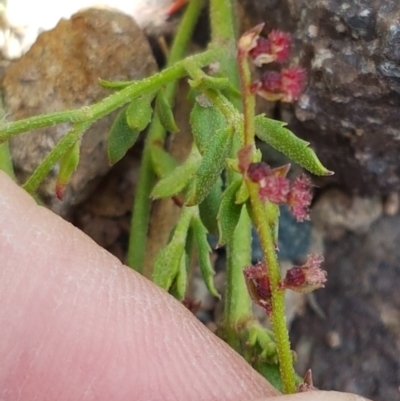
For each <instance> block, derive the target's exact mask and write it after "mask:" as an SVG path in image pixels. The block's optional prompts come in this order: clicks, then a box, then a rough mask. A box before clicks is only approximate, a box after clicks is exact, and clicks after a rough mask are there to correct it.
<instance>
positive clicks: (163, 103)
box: [156, 89, 179, 134]
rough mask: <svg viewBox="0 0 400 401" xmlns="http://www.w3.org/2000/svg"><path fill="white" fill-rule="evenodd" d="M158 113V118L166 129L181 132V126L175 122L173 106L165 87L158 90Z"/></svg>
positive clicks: (173, 132)
mask: <svg viewBox="0 0 400 401" xmlns="http://www.w3.org/2000/svg"><path fill="white" fill-rule="evenodd" d="M156 113H157V116H158V118H159V119H160V122H161V125H162V126H163V127H164V128H165V130H166V131H168V132H171V133H172V134H175V133H177V132H179V128H178V126H177V125H176V122H175V118H174V113H173V111H172V107H171V105H170V104H169V102H168V99H167V97H166V95H165V90H164V89H160V90H159V92H158V95H157V99H156Z"/></svg>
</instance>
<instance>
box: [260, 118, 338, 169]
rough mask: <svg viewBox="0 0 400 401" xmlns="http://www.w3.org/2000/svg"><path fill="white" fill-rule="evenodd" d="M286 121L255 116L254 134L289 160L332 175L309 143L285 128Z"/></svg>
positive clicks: (306, 167)
mask: <svg viewBox="0 0 400 401" xmlns="http://www.w3.org/2000/svg"><path fill="white" fill-rule="evenodd" d="M285 125H286V123H284V122H282V121H277V120H273V119H270V118H267V117H265V116H264V115H258V116H256V118H255V126H256V128H255V129H256V135H257V136H258V138H260V139H261V140H262V141H264V142H266V143H268V144H269V145H271V146H272V147H273V148H275V149H276V150H279V151H280V152H282V153H283V154H284V155H286V156H287V157H289V158H290V159H291V160H293V161H294V162H296V163H297V164H299V165H300V166H302V167H304V168H305V169H306V170H308V171H310V172H311V173H313V174H315V175H332V174H333V172H332V171H329V170H327V169H326V168H325V167H324V166H323V165H322V163H321V162H320V161H319V159H318V157H317V155H316V154H315V153H314V151H313V150H312V149H311V148H310V147H309V145H310V143H309V142H307V141H304V140H303V139H300V138H298V137H297V136H296V135H294V134H293V132H291V131H289V130H288V129H287V128H285Z"/></svg>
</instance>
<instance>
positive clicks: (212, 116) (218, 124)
mask: <svg viewBox="0 0 400 401" xmlns="http://www.w3.org/2000/svg"><path fill="white" fill-rule="evenodd" d="M190 124H191V126H192V133H193V139H194V142H195V144H196V146H197V148H198V149H199V152H200V154H201V155H204V153H205V152H206V149H207V147H208V146H209V145H210V142H211V139H212V138H213V136H214V135H215V133H216V132H217V131H218V130H220V129H223V128H225V127H226V124H227V123H226V119H225V117H224V116H223V115H222V113H221V112H220V111H219V110H218V109H217V108H215V107H202V106H201V105H200V104H199V103H198V102H196V103H195V104H194V106H193V109H192V112H191V113H190Z"/></svg>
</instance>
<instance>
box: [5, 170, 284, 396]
mask: <svg viewBox="0 0 400 401" xmlns="http://www.w3.org/2000/svg"><path fill="white" fill-rule="evenodd" d="M0 258H1V264H0V294H2V295H1V297H0V328H1V341H0V360H1V365H0V399H2V400H5V401H8V400H10V401H11V400H16V399H18V400H33V399H40V400H43V401H46V400H52V401H53V400H58V401H63V400H68V401H69V400H77V399H84V400H96V401H102V400H107V401H109V400H132V399H140V400H187V401H190V400H240V399H243V400H244V399H254V398H257V397H264V396H265V397H268V396H271V395H277V392H276V390H274V389H273V388H272V386H271V385H270V384H269V383H268V382H266V381H265V380H264V379H263V378H262V377H261V376H260V375H259V374H258V373H256V372H255V371H254V370H252V369H251V368H250V367H249V365H248V364H247V363H246V362H245V361H244V360H243V359H242V358H241V357H240V356H239V355H237V354H236V353H235V352H233V351H232V350H231V349H230V348H229V347H228V346H227V345H226V344H225V343H223V342H222V341H221V340H219V339H218V338H217V337H215V336H214V335H213V334H212V333H210V332H209V331H208V330H207V329H206V328H205V327H204V326H203V325H201V324H200V323H199V322H198V321H197V320H196V319H195V318H194V317H193V315H192V314H191V313H190V312H188V311H187V310H186V309H185V308H184V307H182V305H181V304H180V303H178V302H177V301H176V300H174V299H173V298H172V297H171V296H169V295H168V294H167V293H166V292H165V291H162V290H161V289H159V288H157V287H156V286H154V285H153V284H152V283H150V282H149V281H147V280H146V279H144V278H143V277H141V276H140V275H138V274H136V273H135V272H133V271H132V270H131V269H129V268H127V267H124V266H122V265H121V264H120V263H119V261H117V259H116V258H114V257H113V256H111V255H110V254H108V253H107V252H106V251H105V250H103V249H102V248H100V247H98V246H97V245H96V244H95V243H94V242H93V241H92V240H91V239H89V238H88V237H87V236H85V235H84V234H83V233H82V232H80V231H79V230H77V229H76V228H74V227H73V226H72V225H70V224H69V223H67V222H65V221H63V220H62V219H61V218H59V217H57V216H55V215H54V214H53V213H51V212H50V211H48V210H46V209H44V208H42V207H39V206H37V205H36V204H35V203H34V202H33V200H32V199H31V198H30V197H29V196H28V195H27V194H26V193H25V192H24V191H23V190H22V189H20V188H19V187H17V186H16V185H15V184H14V183H13V182H12V181H11V180H10V179H9V178H8V177H6V176H5V175H4V174H3V173H1V172H0Z"/></svg>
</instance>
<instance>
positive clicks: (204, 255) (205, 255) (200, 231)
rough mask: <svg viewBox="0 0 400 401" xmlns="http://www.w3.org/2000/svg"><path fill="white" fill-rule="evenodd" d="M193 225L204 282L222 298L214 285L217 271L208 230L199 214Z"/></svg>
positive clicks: (213, 292)
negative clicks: (212, 263) (211, 256)
mask: <svg viewBox="0 0 400 401" xmlns="http://www.w3.org/2000/svg"><path fill="white" fill-rule="evenodd" d="M191 227H192V229H193V234H194V242H195V244H196V248H197V257H198V260H199V266H200V271H201V275H202V276H203V280H204V283H205V285H206V287H207V289H208V291H210V293H211V294H212V295H214V296H215V297H218V298H220V295H219V294H218V291H217V290H216V289H215V286H214V280H213V277H214V274H215V271H214V268H213V267H212V265H211V261H210V253H211V248H210V245H209V244H208V241H207V230H206V228H205V227H204V225H203V223H202V222H201V220H200V218H199V217H198V216H193V218H192V222H191Z"/></svg>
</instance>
